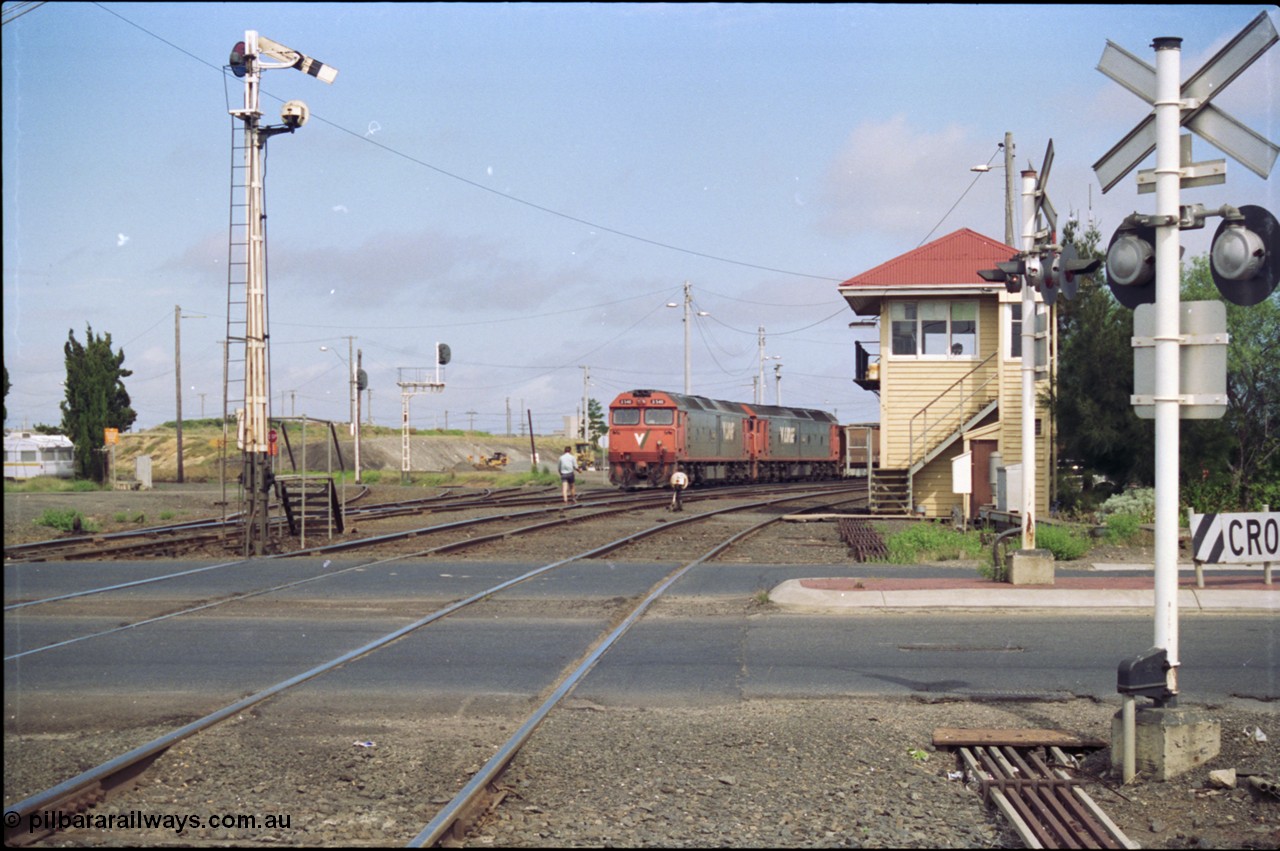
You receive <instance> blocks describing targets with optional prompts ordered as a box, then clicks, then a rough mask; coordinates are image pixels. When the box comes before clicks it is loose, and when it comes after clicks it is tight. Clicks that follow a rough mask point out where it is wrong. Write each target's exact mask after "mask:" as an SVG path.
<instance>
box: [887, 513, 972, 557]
mask: <svg viewBox="0 0 1280 851" xmlns="http://www.w3.org/2000/svg"><path fill="white" fill-rule="evenodd" d="M885 549H886V550H888V555H887V556H886V557H885V560H886V561H890V562H894V563H900V564H910V563H912V562H917V561H947V560H948V559H971V558H978V557H979V555H981V553H982V540H981V537H980V536H979V534H978V533H977V532H957V531H956V530H954V529H952V528H950V527H947V526H940V525H936V524H933V523H918V524H916V525H914V526H912V527H911V528H909V529H906V530H904V531H902V532H898V533H896V534H893V535H890V536H889V538H888V540H886V541H885Z"/></svg>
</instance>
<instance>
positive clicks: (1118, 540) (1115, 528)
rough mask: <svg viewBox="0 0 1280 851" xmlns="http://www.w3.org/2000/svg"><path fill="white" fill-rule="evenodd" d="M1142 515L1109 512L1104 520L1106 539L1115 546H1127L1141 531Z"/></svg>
mask: <svg viewBox="0 0 1280 851" xmlns="http://www.w3.org/2000/svg"><path fill="white" fill-rule="evenodd" d="M1142 523H1143V519H1142V515H1140V514H1109V515H1107V522H1106V530H1107V531H1106V540H1107V543H1108V544H1111V545H1112V546H1117V547H1123V546H1128V545H1129V544H1131V543H1132V542H1133V541H1134V540H1136V539H1137V537H1138V535H1139V534H1140V533H1141V532H1142Z"/></svg>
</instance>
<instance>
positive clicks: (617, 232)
mask: <svg viewBox="0 0 1280 851" xmlns="http://www.w3.org/2000/svg"><path fill="white" fill-rule="evenodd" d="M94 5H95V6H97V7H98V8H99V9H102V10H103V11H105V12H108V13H110V14H112V15H114V16H115V17H117V18H119V19H120V20H121V21H124V22H125V23H127V24H129V25H130V26H132V27H135V28H136V29H138V30H140V31H141V32H143V33H146V34H147V35H148V36H151V37H152V38H154V39H156V40H157V41H160V42H161V43H163V44H165V45H168V46H169V47H172V48H173V49H174V50H177V51H178V52H180V53H182V54H184V55H185V56H188V57H190V58H192V59H195V60H196V61H197V62H200V63H201V64H203V65H207V66H209V67H210V68H213V69H215V70H217V71H218V72H219V73H221V74H222V75H223V77H224V79H225V78H226V76H227V73H228V72H227V69H226V67H225V66H220V65H214V64H212V63H211V62H208V61H207V60H204V59H201V58H200V57H199V56H196V55H195V54H194V53H192V52H191V51H189V50H186V49H184V48H182V47H179V46H178V45H176V44H174V43H173V42H171V41H168V40H167V39H165V38H162V37H161V36H159V35H156V34H155V33H153V32H151V31H150V30H148V29H146V28H145V27H143V26H140V25H139V24H136V23H134V22H133V21H131V20H129V19H128V18H126V17H124V16H123V15H121V14H119V13H118V12H116V11H114V10H112V9H108V8H107V7H106V6H103V5H102V4H101V3H94ZM259 92H260V94H262V95H265V96H267V97H270V98H272V99H273V100H277V101H279V102H281V103H284V99H283V98H280V97H277V96H276V95H273V94H271V93H270V92H268V91H267V90H265V89H259ZM311 120H312V121H318V122H320V123H322V124H327V125H328V126H330V127H332V128H333V129H335V130H337V131H339V132H341V133H346V134H347V135H349V136H352V137H353V138H355V139H358V140H360V141H361V142H364V143H365V144H369V145H373V146H374V147H376V148H379V149H381V150H383V151H385V152H386V153H388V154H391V155H392V156H396V157H399V158H401V159H404V160H406V161H408V162H411V163H413V164H414V165H418V166H421V167H422V168H426V169H429V170H431V171H434V172H436V173H437V174H439V175H441V176H443V177H447V178H450V179H451V180H456V181H458V182H459V183H463V184H466V185H467V186H470V187H471V188H473V189H479V190H482V191H484V192H488V193H490V194H492V195H496V196H498V197H499V198H503V199H505V200H507V201H511V202H513V203H516V204H521V205H523V206H525V207H529V208H530V209H533V210H538V211H539V212H542V213H546V214H548V215H551V216H556V217H557V218H561V219H564V220H566V221H571V222H575V223H577V224H580V225H585V226H587V227H590V228H595V229H597V230H601V231H604V232H606V233H611V234H613V235H614V236H618V237H622V238H624V239H630V240H634V241H636V242H642V243H645V244H647V245H652V246H654V247H656V248H663V249H666V250H668V251H675V252H679V253H682V254H688V255H690V256H692V257H701V258H703V259H705V260H714V261H716V262H718V263H728V264H731V265H734V266H742V267H744V268H747V269H756V270H759V271H762V272H773V273H775V274H779V275H788V276H791V277H797V278H812V279H814V280H819V281H841V280H844V279H843V278H840V277H832V276H830V275H816V274H812V273H808V272H796V271H793V270H789V269H779V268H776V267H773V266H765V265H763V264H759V263H749V262H747V261H744V260H735V259H733V258H731V257H723V256H720V255H717V254H711V253H710V252H706V251H698V250H696V249H692V248H685V247H683V246H679V245H673V244H671V243H668V242H663V241H661V240H657V239H651V238H649V237H646V236H640V235H639V234H635V233H631V232H629V231H625V230H622V229H621V228H615V227H610V226H609V225H603V224H600V223H598V222H594V221H591V220H590V219H584V218H582V217H580V216H575V215H572V214H570V213H565V212H563V211H561V210H557V209H554V208H552V207H548V206H546V205H545V204H539V203H537V202H535V201H530V200H528V199H525V198H521V197H519V196H518V195H512V194H510V193H508V192H503V191H501V190H499V189H494V188H493V187H491V186H485V185H484V184H483V183H480V182H478V181H475V180H471V179H469V178H466V177H463V176H462V175H460V174H455V173H454V172H451V171H449V170H448V169H445V168H441V167H440V166H437V165H434V164H433V163H429V162H427V161H426V160H423V159H419V158H418V157H415V156H413V155H411V154H407V153H405V152H404V151H401V150H398V149H396V148H393V147H391V146H390V145H384V144H383V143H382V142H379V141H377V140H376V139H374V138H373V137H372V136H369V135H368V134H367V133H361V132H357V131H355V130H352V129H350V128H348V127H344V126H342V125H341V124H338V123H337V122H335V121H330V120H329V119H327V118H325V117H323V116H321V115H316V114H315V113H312V114H311Z"/></svg>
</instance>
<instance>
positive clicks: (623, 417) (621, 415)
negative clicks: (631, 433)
mask: <svg viewBox="0 0 1280 851" xmlns="http://www.w3.org/2000/svg"><path fill="white" fill-rule="evenodd" d="M639 423H640V412H639V411H637V410H636V409H635V408H626V409H624V410H620V411H614V412H613V424H614V425H620V426H622V425H638V424H639Z"/></svg>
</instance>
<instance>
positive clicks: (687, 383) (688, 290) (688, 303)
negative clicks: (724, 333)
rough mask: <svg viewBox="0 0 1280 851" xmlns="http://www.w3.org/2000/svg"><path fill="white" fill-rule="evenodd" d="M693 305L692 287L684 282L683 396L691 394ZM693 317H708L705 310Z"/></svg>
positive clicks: (675, 304) (671, 303)
mask: <svg viewBox="0 0 1280 851" xmlns="http://www.w3.org/2000/svg"><path fill="white" fill-rule="evenodd" d="M692 305H693V285H692V284H690V283H689V282H688V281H685V282H684V392H685V395H686V396H687V395H690V394H692V393H693V377H692V373H691V372H690V363H689V309H690V308H691V307H692ZM679 306H680V305H679V304H677V303H676V302H674V301H669V302H667V307H679ZM695 315H697V316H710V315H711V314H710V313H707V312H706V311H705V310H699V311H698V312H697V313H696V314H695Z"/></svg>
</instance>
